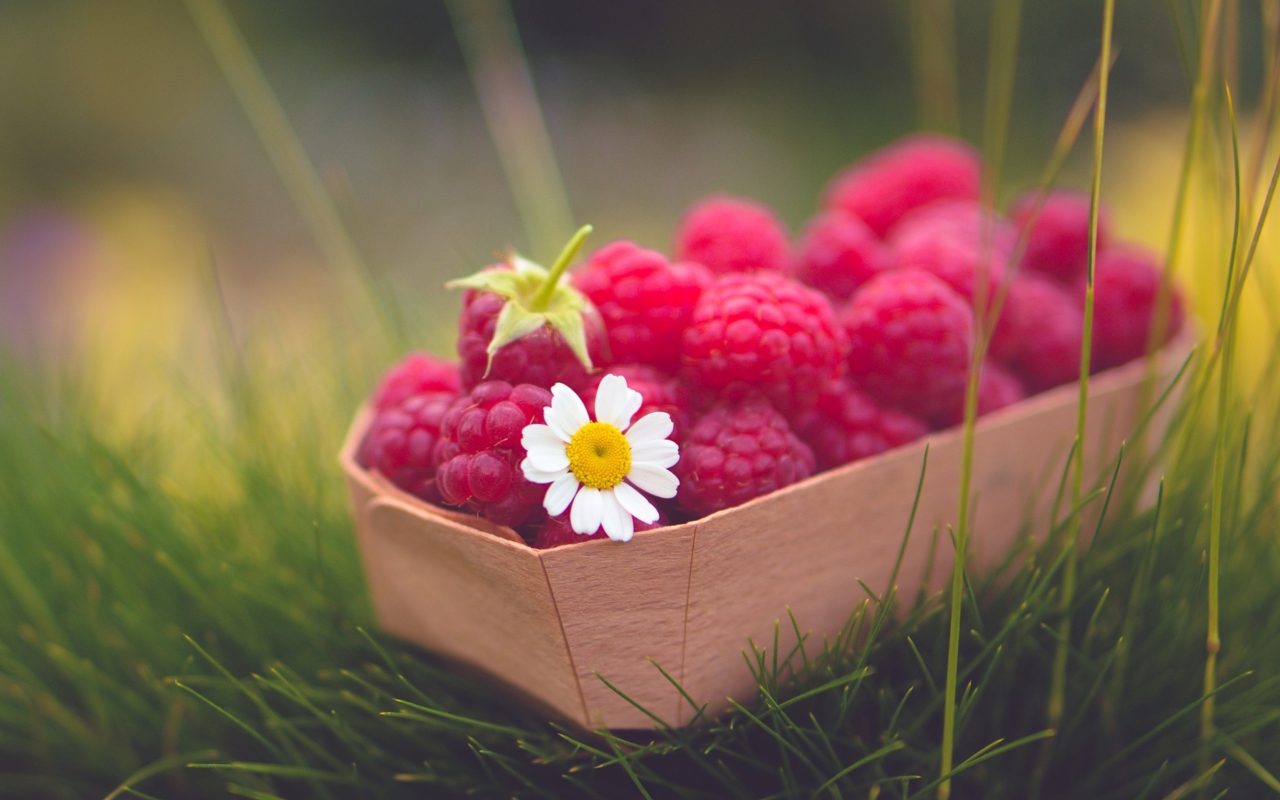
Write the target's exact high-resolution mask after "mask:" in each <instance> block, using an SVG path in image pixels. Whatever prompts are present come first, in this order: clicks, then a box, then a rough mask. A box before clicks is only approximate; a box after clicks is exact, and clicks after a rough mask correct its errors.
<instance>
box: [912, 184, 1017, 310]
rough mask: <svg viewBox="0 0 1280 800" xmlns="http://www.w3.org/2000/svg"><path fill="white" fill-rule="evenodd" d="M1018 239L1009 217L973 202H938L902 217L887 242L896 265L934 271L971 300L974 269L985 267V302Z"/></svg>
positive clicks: (997, 284)
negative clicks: (985, 210)
mask: <svg viewBox="0 0 1280 800" xmlns="http://www.w3.org/2000/svg"><path fill="white" fill-rule="evenodd" d="M1016 239H1017V232H1016V231H1015V230H1014V228H1013V226H1012V225H1010V224H1009V222H1008V220H1005V219H1003V218H1001V217H996V216H993V215H991V214H989V213H985V212H983V210H982V207H981V206H980V205H978V204H977V203H973V202H970V201H967V200H940V201H938V202H936V203H931V204H930V205H927V206H925V207H923V208H921V209H918V210H916V211H913V212H912V213H910V214H908V215H907V216H906V217H904V218H903V220H902V221H901V222H900V223H899V224H898V225H897V226H895V227H894V229H893V232H892V233H891V234H890V235H889V244H890V246H891V247H892V248H893V251H894V256H895V258H896V259H897V263H898V265H899V266H903V267H916V268H917V269H923V270H925V271H926V272H931V273H933V274H934V275H936V276H937V277H939V278H941V279H942V280H943V281H944V282H945V283H946V284H947V285H948V286H950V287H951V288H952V289H955V290H956V291H957V292H959V293H960V294H961V296H963V297H964V298H965V299H966V300H969V301H970V302H972V301H973V296H974V286H975V285H976V284H975V280H976V279H977V276H978V273H979V271H980V270H985V271H986V275H987V295H986V296H987V300H988V302H989V301H990V299H991V298H992V297H994V296H995V294H996V291H997V290H998V289H999V286H1000V281H1001V280H1002V279H1003V277H1004V272H1005V268H1006V264H1007V263H1008V261H1009V258H1010V256H1011V255H1012V253H1013V247H1014V244H1015V241H1016Z"/></svg>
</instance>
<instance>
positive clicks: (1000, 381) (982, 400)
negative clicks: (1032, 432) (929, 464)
mask: <svg viewBox="0 0 1280 800" xmlns="http://www.w3.org/2000/svg"><path fill="white" fill-rule="evenodd" d="M1026 396H1027V389H1026V387H1025V386H1024V385H1023V383H1022V379H1021V378H1019V377H1018V376H1017V375H1015V374H1014V373H1013V372H1011V371H1010V370H1009V369H1008V368H1006V367H1003V366H1001V365H1000V364H998V363H996V362H995V361H992V360H990V359H987V361H986V362H984V363H983V365H982V378H981V382H980V383H979V384H978V416H979V417H981V416H983V415H985V414H990V413H991V412H992V411H999V410H1000V409H1002V408H1004V407H1005V406H1011V405H1013V404H1014V403H1016V402H1018V401H1020V400H1024V399H1026ZM930 422H931V423H932V424H933V428H934V430H942V429H944V428H951V427H954V426H956V425H959V424H960V423H962V422H964V398H963V397H962V398H960V403H959V404H958V405H956V406H954V407H953V408H950V409H948V410H946V411H944V412H943V413H941V414H937V415H935V416H934V418H933V419H932V420H930Z"/></svg>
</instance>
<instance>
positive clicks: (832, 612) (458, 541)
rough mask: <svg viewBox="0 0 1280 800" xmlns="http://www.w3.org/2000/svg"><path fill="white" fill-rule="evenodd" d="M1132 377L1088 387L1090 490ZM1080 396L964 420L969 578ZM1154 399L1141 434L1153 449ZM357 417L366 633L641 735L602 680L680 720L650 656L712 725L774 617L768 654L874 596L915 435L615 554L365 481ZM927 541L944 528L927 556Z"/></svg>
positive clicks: (1041, 504) (1131, 414) (1042, 506)
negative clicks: (529, 536)
mask: <svg viewBox="0 0 1280 800" xmlns="http://www.w3.org/2000/svg"><path fill="white" fill-rule="evenodd" d="M1189 350H1190V337H1189V336H1187V337H1183V338H1182V339H1180V340H1179V341H1178V342H1176V343H1174V344H1172V345H1170V346H1169V347H1168V348H1166V350H1165V352H1164V353H1162V354H1161V356H1160V369H1159V381H1160V383H1159V386H1158V387H1157V391H1163V390H1164V389H1165V388H1166V387H1167V386H1169V384H1170V383H1171V382H1172V381H1173V380H1174V378H1175V376H1176V375H1177V373H1178V371H1179V369H1180V368H1181V367H1182V365H1183V363H1184V361H1185V359H1186V356H1187V353H1188V352H1189ZM1143 375H1144V365H1143V363H1142V362H1141V361H1139V362H1134V363H1131V364H1128V365H1126V366H1123V367H1119V368H1117V369H1113V370H1110V371H1108V372H1105V373H1101V374H1099V375H1097V376H1095V377H1094V378H1093V379H1092V380H1091V383H1090V386H1091V388H1090V401H1089V402H1090V406H1089V427H1088V436H1087V444H1086V450H1085V453H1086V460H1087V462H1088V463H1087V464H1086V470H1087V472H1088V473H1089V474H1088V475H1087V476H1086V477H1087V478H1089V479H1093V478H1096V477H1097V476H1098V475H1099V472H1100V470H1101V469H1103V468H1104V467H1105V466H1106V465H1107V463H1108V462H1109V461H1111V459H1113V458H1114V456H1115V454H1116V452H1117V450H1118V448H1119V445H1120V443H1121V441H1123V440H1124V439H1126V438H1127V437H1129V436H1131V435H1132V433H1133V430H1134V427H1135V425H1136V424H1137V421H1138V404H1139V402H1140V395H1141V393H1142V383H1143ZM1078 392H1079V389H1078V387H1077V386H1075V385H1071V386H1063V387H1060V388H1058V389H1055V390H1053V391H1050V392H1046V393H1044V394H1040V395H1037V396H1035V397H1032V398H1030V399H1028V400H1026V401H1023V402H1021V403H1018V404H1017V405H1015V406H1012V407H1009V408H1007V409H1004V410H1002V411H999V412H997V413H994V414H991V415H988V416H986V417H983V418H982V419H980V420H979V421H978V427H977V436H976V439H975V450H974V471H973V491H974V494H975V497H976V502H975V507H976V508H975V524H974V526H973V536H972V539H971V551H970V556H971V559H972V562H973V568H974V569H975V570H977V571H979V572H980V571H982V570H983V569H984V568H989V567H990V566H991V565H993V564H994V563H996V562H997V561H999V560H1000V559H1002V558H1003V557H1005V556H1006V555H1007V554H1008V553H1009V551H1010V549H1011V548H1012V547H1013V546H1014V545H1015V544H1016V542H1017V540H1018V538H1019V534H1020V531H1026V528H1025V525H1026V523H1027V521H1028V520H1033V521H1039V522H1041V523H1042V526H1043V524H1045V522H1046V520H1047V518H1048V513H1047V511H1048V505H1049V503H1051V502H1052V494H1053V492H1054V490H1055V489H1056V486H1057V478H1058V476H1059V475H1060V474H1061V472H1062V469H1063V467H1064V465H1065V463H1066V459H1067V456H1068V453H1069V450H1070V446H1071V442H1072V440H1073V438H1074V436H1075V424H1076V400H1077V395H1078ZM1171 405H1172V401H1171V402H1170V403H1168V404H1166V406H1165V409H1164V410H1163V412H1162V413H1161V414H1160V415H1157V419H1156V420H1155V421H1154V423H1153V427H1152V431H1151V433H1150V434H1149V436H1148V437H1147V438H1148V440H1149V441H1158V440H1159V439H1160V437H1161V436H1162V434H1163V432H1164V428H1165V426H1166V425H1167V420H1168V416H1169V414H1168V411H1169V408H1170V407H1171ZM369 416H370V415H369V412H368V411H367V410H366V411H362V412H361V413H360V414H359V415H358V416H357V417H356V419H355V422H354V424H353V425H352V427H351V431H350V433H349V434H348V437H347V441H346V444H345V445H344V447H343V450H342V454H341V457H340V458H341V463H342V466H343V468H344V470H345V471H346V475H347V483H348V487H349V490H350V494H351V503H352V508H353V510H354V514H355V521H356V529H357V531H358V535H359V543H360V550H361V553H362V555H363V558H364V566H365V570H366V573H367V576H368V580H369V587H370V592H371V593H372V596H373V605H374V609H375V611H376V613H377V617H378V622H379V624H380V625H381V627H382V628H383V629H384V630H385V631H387V632H389V633H392V634H395V635H397V636H401V637H403V638H405V639H408V640H409V641H412V642H415V643H417V644H419V645H421V646H423V647H425V648H427V649H428V650H431V651H433V652H435V653H438V654H440V655H442V656H444V657H446V658H448V659H450V660H452V661H455V662H460V663H461V664H462V665H465V666H467V667H470V668H474V669H476V670H478V671H479V672H481V673H482V674H484V675H486V676H488V677H489V678H492V679H495V680H496V681H498V682H499V683H500V684H502V685H503V686H504V687H505V688H507V689H508V690H511V691H513V692H514V693H516V694H518V695H520V696H521V697H522V698H524V699H525V700H526V701H528V702H530V703H532V704H534V705H536V706H537V707H538V708H540V709H542V710H543V711H545V712H546V713H549V714H551V715H554V716H557V717H560V718H562V719H564V720H567V721H569V722H572V723H574V724H576V725H578V726H582V727H585V728H601V727H608V728H614V729H618V728H649V727H653V726H654V721H653V720H652V719H651V718H650V717H648V716H646V715H645V714H644V713H642V712H641V711H640V710H638V709H637V708H636V707H635V706H633V705H631V704H630V703H628V702H627V701H626V700H624V699H623V698H622V697H621V696H619V695H618V694H617V693H615V692H614V691H612V690H610V689H609V688H608V687H607V686H606V685H605V684H604V682H603V681H601V680H600V677H599V676H602V677H604V678H605V679H607V680H608V681H609V682H610V683H612V684H613V685H614V686H615V687H617V689H618V690H619V691H621V692H623V693H625V694H626V695H628V696H629V697H630V698H632V699H633V700H635V701H636V702H637V703H639V704H641V705H643V706H644V707H645V708H646V709H648V710H649V711H650V712H652V713H653V714H655V715H657V716H659V717H661V718H662V719H663V720H665V721H667V722H669V723H670V724H673V725H682V724H687V723H688V722H689V720H690V718H691V717H692V716H693V714H692V709H691V708H690V706H689V704H688V702H687V701H685V700H684V699H683V698H682V697H681V696H680V694H679V693H678V692H677V690H676V689H675V687H674V686H672V684H671V683H670V682H669V681H668V680H667V679H666V678H664V677H663V676H662V674H661V673H660V672H659V671H658V670H657V669H656V668H655V667H654V665H653V662H656V663H658V664H661V665H662V667H663V668H664V669H665V670H666V671H667V672H668V673H669V674H670V675H671V676H672V677H674V678H675V679H677V680H679V681H680V683H681V685H683V686H684V688H685V690H686V691H687V692H689V694H690V695H691V696H692V697H693V698H694V699H695V700H696V701H697V702H698V703H699V704H701V703H707V704H708V706H709V707H708V713H709V714H716V713H718V712H720V711H723V710H725V709H726V708H728V698H731V697H732V698H735V699H737V700H739V701H750V700H751V699H752V698H753V697H754V693H755V682H754V681H753V679H752V677H751V674H750V672H749V670H748V668H747V665H746V661H745V660H744V659H743V656H742V651H743V650H744V649H746V648H747V646H748V639H750V640H751V641H753V642H755V643H756V644H757V645H764V644H766V643H768V644H772V642H773V637H774V628H775V623H777V622H781V623H782V625H781V639H780V647H781V648H782V651H783V652H786V651H788V650H789V649H790V648H791V647H792V645H793V644H794V643H795V633H794V631H793V630H792V628H791V625H790V621H789V619H788V613H789V611H790V613H792V614H794V616H795V619H796V620H797V621H798V623H799V624H800V626H801V630H803V631H806V632H808V633H810V635H811V637H810V638H811V639H813V640H815V641H820V640H821V639H822V637H824V636H826V637H832V636H834V635H835V634H836V633H837V632H838V631H839V630H840V628H841V626H842V625H843V624H844V622H845V621H846V619H847V618H848V616H849V614H850V613H851V612H852V610H853V609H854V607H855V606H856V605H857V604H858V603H860V602H862V601H863V600H864V599H866V592H865V591H864V589H863V588H862V586H861V585H860V584H859V579H860V580H861V581H862V582H863V583H865V584H866V585H867V586H868V587H870V588H871V589H872V590H874V591H875V592H877V593H883V592H884V591H885V590H886V589H888V588H889V587H888V582H889V580H890V576H891V573H892V570H893V565H894V562H895V560H896V559H897V556H898V550H899V548H900V546H901V544H902V537H903V533H904V531H905V530H906V527H907V520H908V518H909V515H910V511H911V504H912V500H913V499H914V496H915V491H916V485H917V482H918V481H919V477H920V468H921V464H922V459H923V457H924V451H925V442H926V440H922V441H918V442H914V443H912V444H910V445H907V446H905V447H900V448H898V449H896V450H893V451H891V452H888V453H884V454H882V455H879V456H876V457H874V458H870V459H866V460H864V461H859V462H857V463H854V464H850V465H848V466H845V467H842V468H840V469H836V470H832V471H829V472H824V473H821V474H819V475H815V476H814V477H812V478H810V479H808V480H806V481H804V482H802V483H799V484H796V485H794V486H791V487H788V488H786V489H783V490H782V491H779V492H775V493H774V494H771V495H768V496H766V497H761V498H758V499H756V500H754V501H752V502H750V503H747V504H746V505H743V506H739V507H738V508H732V509H727V510H725V511H721V512H719V513H716V514H713V515H711V516H709V517H706V518H704V519H700V520H697V521H695V522H690V523H687V524H684V525H677V526H673V527H668V528H661V529H658V530H653V531H646V532H640V533H637V534H636V535H635V538H634V539H632V541H630V542H627V543H618V542H611V541H602V540H597V541H584V542H582V543H581V544H574V545H568V546H565V547H559V548H555V549H552V550H542V551H539V550H534V549H533V548H531V547H528V546H527V545H525V544H524V543H523V542H522V541H521V540H520V539H519V537H518V536H517V535H516V534H515V533H514V531H511V530H510V529H506V528H501V527H498V526H494V525H491V524H488V523H484V522H483V521H480V520H477V519H475V518H473V517H469V516H466V515H462V514H458V513H454V512H451V511H448V510H446V509H441V508H437V507H435V506H432V505H429V504H427V503H423V502H422V501H420V500H417V499H416V498H413V497H411V496H409V495H407V494H405V493H403V492H401V491H399V490H398V489H396V488H395V487H394V486H392V485H391V484H390V483H389V482H387V481H385V480H383V479H382V478H381V477H380V476H378V475H376V474H371V473H369V472H366V471H365V470H364V469H363V468H361V467H360V466H359V465H358V464H357V463H356V461H355V453H356V450H357V448H358V447H359V443H360V441H361V439H362V437H363V436H364V432H365V428H366V426H367V424H368V422H369ZM961 436H962V434H961V431H960V430H959V429H953V430H950V431H944V432H940V433H934V434H931V435H930V436H929V438H928V440H927V441H928V442H930V443H931V444H930V451H929V464H928V469H927V471H926V474H925V480H924V486H923V490H922V492H921V495H920V507H919V511H918V513H917V517H916V523H915V526H914V528H913V530H912V532H911V537H910V540H909V541H908V544H907V547H906V555H905V558H904V560H903V564H902V569H901V572H900V574H899V576H898V596H899V597H900V598H904V599H905V600H906V601H907V602H909V601H910V599H911V598H914V597H915V596H916V593H917V591H918V590H919V589H920V588H922V587H926V588H928V589H929V590H937V589H939V588H941V587H942V586H943V585H944V584H945V583H946V581H947V579H948V577H949V576H950V574H951V564H952V560H953V557H954V554H953V552H952V547H951V546H950V543H949V542H948V540H947V536H946V530H947V526H948V525H952V526H954V522H955V519H954V516H955V513H956V508H957V501H958V493H959V482H960V460H961ZM935 531H941V532H942V533H941V534H940V536H939V540H938V543H937V546H936V547H933V546H932V545H933V537H934V535H935ZM1029 533H1030V534H1032V535H1034V536H1037V537H1043V536H1044V534H1045V533H1046V530H1044V529H1033V530H1030V531H1029ZM931 551H932V552H933V553H934V556H933V559H932V563H930V561H931V559H930V552H931Z"/></svg>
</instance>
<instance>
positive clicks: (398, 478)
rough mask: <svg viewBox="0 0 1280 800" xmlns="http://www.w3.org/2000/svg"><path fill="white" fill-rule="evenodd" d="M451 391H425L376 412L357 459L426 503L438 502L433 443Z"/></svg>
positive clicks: (450, 401)
mask: <svg viewBox="0 0 1280 800" xmlns="http://www.w3.org/2000/svg"><path fill="white" fill-rule="evenodd" d="M457 397H458V393H457V392H456V391H455V392H427V393H425V394H415V395H412V396H410V397H406V398H404V399H402V400H400V401H399V402H398V403H395V404H393V405H391V406H389V407H387V408H385V409H383V410H382V411H380V412H378V414H377V416H376V417H374V419H373V422H372V423H371V424H370V426H369V431H368V433H366V434H365V440H364V443H363V445H362V446H361V448H360V459H359V460H360V463H361V464H362V465H363V466H365V467H366V468H368V469H371V470H376V471H377V472H380V473H382V475H383V476H385V477H386V478H387V480H389V481H391V482H392V483H394V484H395V485H396V486H398V487H400V488H401V489H404V490H405V491H406V492H409V493H410V494H412V495H416V496H417V497H420V498H422V499H423V500H426V501H427V502H429V503H438V502H440V499H441V498H440V492H439V490H438V489H437V487H436V462H435V447H436V443H437V442H438V441H439V439H440V425H441V423H442V422H443V421H444V417H445V414H446V412H448V410H449V408H450V406H452V405H453V403H454V401H455V400H456V399H457Z"/></svg>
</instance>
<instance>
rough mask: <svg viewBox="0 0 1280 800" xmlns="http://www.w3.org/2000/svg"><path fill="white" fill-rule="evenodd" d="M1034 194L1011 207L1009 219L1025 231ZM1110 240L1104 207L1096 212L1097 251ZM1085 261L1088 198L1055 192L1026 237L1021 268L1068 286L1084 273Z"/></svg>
mask: <svg viewBox="0 0 1280 800" xmlns="http://www.w3.org/2000/svg"><path fill="white" fill-rule="evenodd" d="M1036 194H1037V193H1036V192H1028V193H1027V194H1025V195H1023V196H1022V197H1021V198H1020V199H1019V200H1018V202H1017V203H1016V204H1015V205H1014V207H1013V220H1014V222H1015V223H1017V225H1018V227H1019V228H1020V229H1021V228H1025V227H1026V225H1027V223H1028V222H1029V221H1030V216H1031V212H1032V211H1033V210H1034V209H1035V202H1036ZM1110 239H1111V220H1110V215H1109V214H1108V213H1107V210H1106V209H1105V208H1099V209H1098V252H1099V253H1101V252H1102V251H1103V250H1105V249H1106V247H1107V243H1108V242H1109V241H1110ZM1088 259H1089V195H1087V194H1085V193H1083V192H1073V191H1057V192H1054V193H1052V194H1050V195H1049V197H1048V199H1046V200H1045V204H1044V208H1043V209H1041V211H1040V216H1039V217H1037V218H1036V221H1035V224H1034V225H1032V227H1031V233H1030V235H1029V236H1028V237H1027V249H1026V251H1025V252H1024V253H1023V256H1022V267H1023V268H1024V269H1026V270H1029V271H1032V272H1039V273H1042V274H1044V275H1048V276H1049V277H1051V278H1056V279H1057V280H1059V281H1061V282H1063V283H1065V284H1067V285H1071V284H1073V283H1075V282H1076V280H1078V279H1079V278H1080V277H1081V276H1082V275H1083V274H1084V271H1085V267H1086V265H1087V263H1088Z"/></svg>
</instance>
